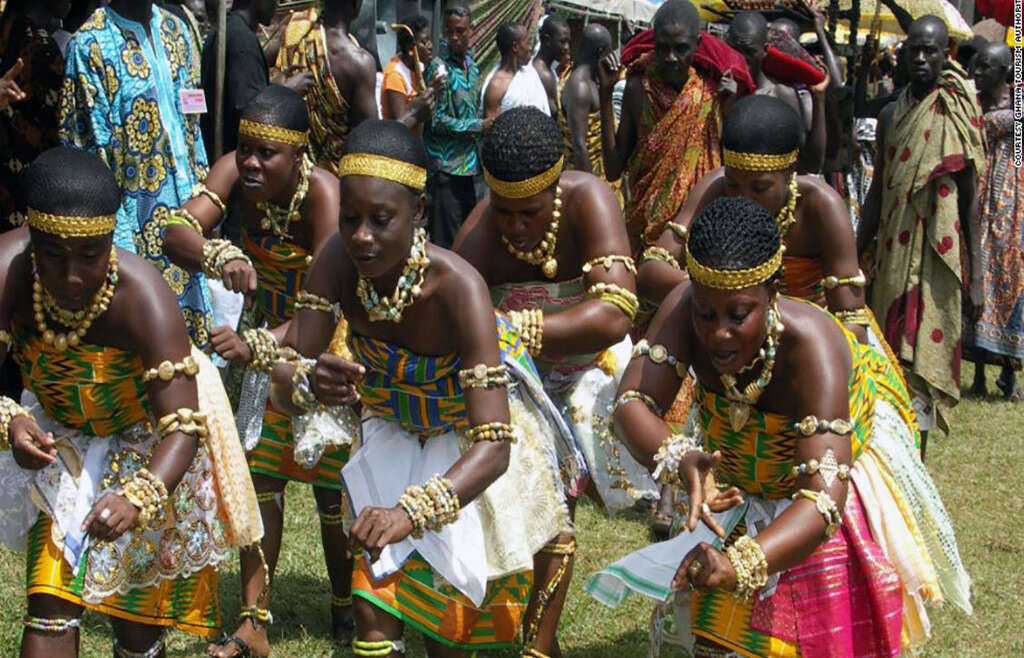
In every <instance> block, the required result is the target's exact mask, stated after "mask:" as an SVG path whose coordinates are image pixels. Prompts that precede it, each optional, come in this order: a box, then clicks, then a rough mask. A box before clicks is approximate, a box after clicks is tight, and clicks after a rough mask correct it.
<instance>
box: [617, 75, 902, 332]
mask: <svg viewBox="0 0 1024 658" xmlns="http://www.w3.org/2000/svg"><path fill="white" fill-rule="evenodd" d="M802 137H803V127H802V125H801V122H800V117H799V116H798V114H797V113H796V111H794V110H793V108H791V107H790V106H789V105H787V104H786V103H785V102H783V101H780V100H779V99H777V98H774V97H772V96H762V95H755V96H748V97H747V98H744V99H742V100H739V101H737V102H736V104H735V105H734V106H733V108H732V111H731V112H730V113H729V116H728V117H726V119H725V121H724V122H723V124H722V161H723V163H724V165H725V166H723V167H721V168H719V169H716V170H715V171H713V172H711V173H710V174H708V175H707V176H705V177H704V178H703V179H701V180H700V182H698V183H697V186H696V187H694V188H693V192H691V193H690V195H689V197H687V200H686V202H685V203H684V204H683V207H682V208H681V209H680V211H679V214H678V215H676V217H675V219H674V220H673V221H672V222H671V223H669V225H668V227H667V228H666V229H665V231H664V232H663V233H662V234H661V236H660V237H659V238H658V240H657V241H656V242H655V243H654V244H653V245H649V246H648V247H647V248H646V249H645V250H644V252H643V256H642V258H641V262H640V275H639V278H638V283H637V285H638V288H639V291H640V295H641V297H642V298H643V299H644V303H645V310H647V311H648V312H649V313H653V309H654V307H655V306H657V305H658V304H659V303H660V302H661V300H662V299H664V298H665V296H666V295H668V293H669V292H671V290H672V289H673V288H674V287H675V286H676V285H677V284H678V283H679V282H680V281H683V280H685V279H686V278H687V276H686V272H685V270H684V259H683V245H684V243H685V236H686V229H687V226H689V224H690V222H691V221H693V218H694V217H695V216H696V215H697V214H698V213H699V212H700V211H701V209H703V208H704V207H705V206H707V205H708V204H709V203H711V202H712V201H714V200H715V199H718V198H721V197H745V198H748V199H753V200H754V201H757V202H758V203H760V204H761V205H762V206H764V207H765V208H767V209H768V211H769V212H771V213H772V214H773V215H774V216H775V220H776V222H778V225H779V231H780V233H781V234H782V240H783V244H785V246H786V253H785V255H784V257H783V261H782V262H783V268H782V279H781V285H782V288H781V289H782V291H783V292H785V293H786V294H788V295H793V296H794V297H800V298H802V299H806V300H809V301H812V302H814V303H815V304H818V305H819V306H822V307H825V308H828V309H829V310H830V311H832V312H833V313H834V314H835V315H836V317H838V318H840V319H841V320H842V321H843V323H844V324H845V325H846V327H847V328H848V329H850V330H851V331H853V332H854V334H856V335H857V336H858V337H859V338H860V339H861V340H865V339H866V338H867V327H869V326H871V324H872V323H873V318H872V316H871V314H870V311H869V310H868V308H867V306H866V305H865V297H864V286H865V283H866V280H865V278H864V273H863V272H861V270H860V268H859V266H858V261H857V246H856V242H855V240H854V235H853V228H852V226H851V225H850V215H849V211H848V209H847V207H846V204H845V202H844V201H843V199H842V197H840V196H839V195H838V194H837V193H836V191H835V190H833V189H832V188H831V187H829V185H828V184H827V183H826V182H825V181H824V180H822V179H821V178H819V177H816V176H797V174H796V163H797V155H798V153H799V150H800V143H801V141H802ZM880 335H881V334H880V333H877V332H876V336H880ZM873 344H875V345H876V346H881V345H882V343H881V341H880V339H879V340H878V341H876V342H874V343H873Z"/></svg>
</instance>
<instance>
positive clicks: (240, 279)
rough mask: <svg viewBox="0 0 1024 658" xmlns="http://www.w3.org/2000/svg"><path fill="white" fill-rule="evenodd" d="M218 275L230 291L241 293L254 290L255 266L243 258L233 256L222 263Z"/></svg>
mask: <svg viewBox="0 0 1024 658" xmlns="http://www.w3.org/2000/svg"><path fill="white" fill-rule="evenodd" d="M220 277H221V280H222V281H223V282H224V287H225V288H227V289H228V290H230V291H231V292H240V293H242V294H243V295H248V294H250V293H253V292H256V284H257V277H256V268H254V267H253V266H252V265H251V264H250V263H249V262H248V261H247V260H245V259H244V258H235V259H233V260H229V261H228V262H226V263H224V267H223V268H222V269H221V271H220Z"/></svg>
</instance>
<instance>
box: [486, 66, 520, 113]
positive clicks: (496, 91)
mask: <svg viewBox="0 0 1024 658" xmlns="http://www.w3.org/2000/svg"><path fill="white" fill-rule="evenodd" d="M512 78H513V75H512V74H509V73H507V72H505V71H501V70H499V71H497V72H496V73H495V74H494V76H493V77H492V78H491V81H490V82H489V83H487V90H486V91H484V120H485V121H487V120H491V121H493V120H494V118H495V117H497V116H498V114H500V113H501V99H502V98H504V97H505V93H506V92H507V91H508V88H509V85H511V84H512Z"/></svg>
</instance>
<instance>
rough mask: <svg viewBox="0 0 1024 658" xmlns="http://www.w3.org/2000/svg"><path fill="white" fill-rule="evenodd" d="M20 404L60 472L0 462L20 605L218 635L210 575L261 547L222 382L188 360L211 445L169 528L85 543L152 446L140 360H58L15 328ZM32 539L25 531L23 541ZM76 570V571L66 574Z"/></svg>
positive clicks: (1, 527) (61, 356) (102, 356)
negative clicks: (103, 503) (21, 584)
mask: <svg viewBox="0 0 1024 658" xmlns="http://www.w3.org/2000/svg"><path fill="white" fill-rule="evenodd" d="M13 333H14V353H15V355H16V357H17V358H18V360H19V363H20V364H21V365H22V369H23V372H24V376H25V387H26V391H25V393H24V394H23V396H22V404H24V405H25V406H26V407H27V408H28V409H29V410H30V411H31V413H32V414H33V416H34V417H35V419H36V421H37V422H38V423H39V426H40V428H42V429H43V431H47V432H52V434H53V436H54V437H55V438H56V439H57V454H58V457H59V459H58V461H57V463H55V464H52V465H50V466H47V467H45V468H43V469H40V470H38V471H27V470H23V469H21V468H20V467H18V465H17V464H16V463H15V462H14V459H13V456H12V454H11V453H10V452H5V453H2V454H0V478H2V479H3V481H4V483H5V486H4V488H3V491H2V492H0V540H2V541H3V542H4V543H5V544H6V545H7V546H8V547H9V548H11V549H12V550H25V548H26V539H28V540H29V541H28V548H29V553H28V560H27V570H28V579H27V581H28V594H29V595H31V594H35V593H45V594H51V595H53V596H57V597H59V598H63V599H65V600H68V601H72V602H74V603H77V604H81V605H84V606H85V607H87V608H90V609H95V610H99V611H102V612H104V613H107V614H111V615H114V616H116V617H120V618H123V619H128V620H130V621H138V622H141V623H145V624H154V625H159V626H169V625H174V626H177V627H179V628H181V629H183V630H186V631H189V632H193V633H200V634H205V635H212V634H215V633H216V632H217V630H218V627H219V619H218V618H217V614H216V611H217V598H216V593H217V583H216V571H215V567H216V565H217V564H219V563H220V562H222V561H223V560H225V559H227V558H228V557H230V556H231V555H232V554H233V552H234V548H235V547H238V546H247V545H250V544H252V543H254V542H256V541H258V540H259V539H260V537H261V536H262V534H263V526H262V523H261V521H260V516H259V507H258V505H257V502H256V494H255V492H254V491H253V488H252V483H251V481H250V480H249V478H248V476H247V473H246V468H245V460H244V456H243V455H242V451H241V447H240V445H239V443H238V436H237V434H236V433H235V431H234V419H233V418H232V416H231V408H230V405H229V404H228V401H227V396H226V394H225V393H224V388H223V386H222V384H221V382H220V376H219V375H218V373H217V371H216V369H215V368H214V367H213V365H212V364H211V363H210V361H209V359H208V358H207V357H206V356H205V355H204V354H203V353H202V352H201V351H199V350H198V349H195V348H193V350H192V357H193V358H194V359H195V360H196V361H197V362H198V363H199V366H200V370H199V374H198V375H197V376H196V385H197V388H198V393H199V410H200V411H201V412H204V413H205V414H206V415H207V425H208V429H209V436H208V437H207V438H206V439H205V440H204V441H202V442H200V443H199V445H198V447H197V451H196V455H195V457H194V459H193V461H192V464H191V465H190V466H189V468H188V470H187V471H186V472H185V475H184V476H183V477H182V479H181V482H180V483H179V484H178V486H177V487H176V488H175V489H174V491H173V492H172V493H171V496H170V508H169V509H168V511H167V513H168V518H169V522H168V523H167V524H166V525H165V526H164V527H162V528H161V529H159V530H157V531H147V530H141V529H133V530H130V531H128V532H126V533H125V534H124V535H122V536H121V537H120V538H118V539H117V540H116V541H114V542H105V543H95V544H94V543H92V542H91V540H90V539H89V538H88V537H86V536H85V535H84V533H83V532H82V531H81V527H80V526H81V523H82V521H83V520H84V518H85V516H86V514H88V512H89V511H90V510H91V509H92V506H93V505H94V504H95V503H96V501H97V500H99V499H100V498H101V497H102V496H103V495H105V494H106V493H108V492H116V491H119V490H120V489H121V487H122V486H123V484H124V483H125V482H127V481H128V480H129V479H130V478H131V477H132V476H133V475H134V473H135V472H136V471H137V470H138V469H139V468H142V467H145V466H147V465H148V463H149V460H150V457H151V455H152V451H153V448H154V447H155V446H156V445H157V444H158V443H159V442H160V440H161V439H160V437H159V436H158V435H157V433H156V432H155V431H154V430H153V427H155V426H156V419H155V418H154V417H153V415H152V413H151V412H150V409H149V402H148V399H147V395H146V393H145V392H144V386H143V384H142V375H143V368H142V365H141V363H140V362H139V360H138V359H137V358H136V357H134V356H133V355H131V354H128V353H126V352H124V351H122V350H119V349H116V348H112V347H103V346H97V345H90V344H83V345H80V346H78V347H73V348H68V349H67V350H66V351H58V350H56V349H55V348H53V347H50V346H48V345H46V344H45V343H44V342H43V341H42V340H41V339H40V338H39V337H38V336H36V335H35V334H31V333H28V332H26V331H23V330H19V329H18V328H17V327H16V328H15V331H14V332H13ZM30 528H31V531H30ZM74 567H77V571H76V570H75V569H74Z"/></svg>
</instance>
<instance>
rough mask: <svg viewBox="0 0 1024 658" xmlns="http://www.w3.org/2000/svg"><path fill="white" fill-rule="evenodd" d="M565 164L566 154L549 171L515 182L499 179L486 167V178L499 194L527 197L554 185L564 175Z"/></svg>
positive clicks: (492, 189) (507, 197)
mask: <svg viewBox="0 0 1024 658" xmlns="http://www.w3.org/2000/svg"><path fill="white" fill-rule="evenodd" d="M564 164H565V156H562V157H560V158H558V162H556V163H555V164H553V165H551V168H550V169H548V170H547V171H542V172H541V173H539V174H537V175H536V176H534V177H533V178H527V179H526V180H520V181H515V182H509V181H503V180H499V179H497V178H495V177H494V176H493V175H491V172H489V171H487V168H486V167H484V180H486V181H487V186H488V187H490V188H491V191H492V192H494V193H495V194H497V195H498V196H503V197H505V198H506V199H525V198H526V197H530V196H533V195H534V194H540V193H541V192H543V191H544V190H546V189H548V188H549V187H551V186H552V185H554V184H555V182H556V181H557V180H558V177H559V176H561V175H562V166H563V165H564Z"/></svg>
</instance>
